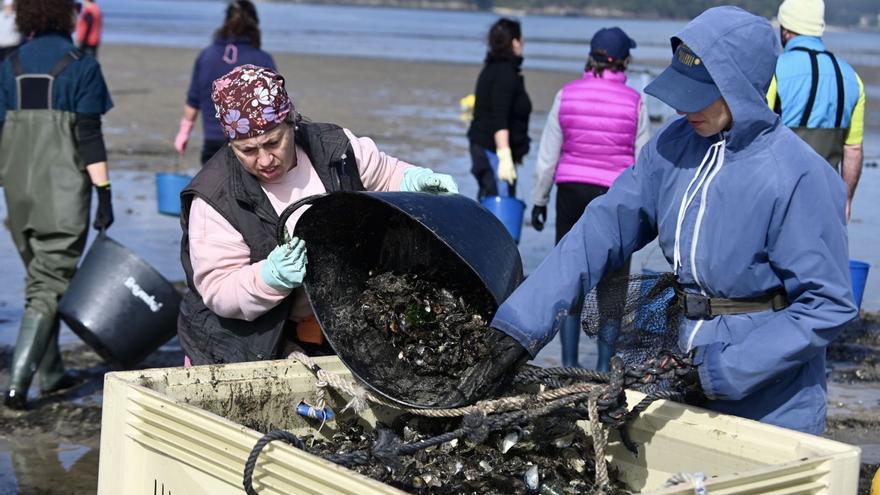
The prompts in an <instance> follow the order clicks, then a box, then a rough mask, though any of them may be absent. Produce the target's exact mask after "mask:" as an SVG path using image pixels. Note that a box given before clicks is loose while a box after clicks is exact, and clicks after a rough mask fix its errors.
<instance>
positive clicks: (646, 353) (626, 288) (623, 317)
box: [581, 272, 683, 392]
mask: <svg viewBox="0 0 880 495" xmlns="http://www.w3.org/2000/svg"><path fill="white" fill-rule="evenodd" d="M674 282H675V275H674V274H672V273H668V272H666V273H644V274H639V275H631V276H615V275H612V276H609V277H606V278H604V279H603V280H602V281H601V282H600V283H599V284H598V285H597V286H596V288H594V289H593V290H591V291H590V292H589V293H588V294H587V295H586V297H585V298H584V304H583V309H582V311H581V327H582V329H583V331H584V333H586V334H587V335H588V336H589V337H590V338H593V339H597V340H599V341H600V343H601V342H609V343H614V342H615V341H616V345H615V351H616V355H617V356H620V357H621V358H622V359H623V362H624V363H625V364H626V366H627V368H629V367H638V366H641V365H643V364H644V363H645V362H646V361H647V360H649V359H651V358H655V357H657V356H658V355H659V354H660V351H671V352H674V353H680V350H679V347H678V329H679V325H680V323H681V318H682V317H683V316H682V311H681V309H680V307H679V305H678V304H676V297H675V288H674ZM669 385H670V384H669V383H666V382H663V381H660V382H656V383H652V384H650V385H649V387H650V390H642V391H644V392H652V391H654V390H657V389H664V388H668V387H669Z"/></svg>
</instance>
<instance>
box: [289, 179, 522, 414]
mask: <svg viewBox="0 0 880 495" xmlns="http://www.w3.org/2000/svg"><path fill="white" fill-rule="evenodd" d="M303 204H310V205H311V207H310V208H309V209H308V210H307V211H305V212H304V213H303V215H302V217H301V218H300V219H299V220H298V221H297V224H296V230H295V232H294V235H296V236H298V237H301V238H302V239H304V240H305V241H306V246H307V248H308V269H307V270H306V278H305V281H304V286H305V289H306V292H307V293H308V296H309V301H310V303H311V305H312V309H313V310H314V313H315V316H316V318H317V320H318V322H319V323H320V325H321V329H322V330H323V332H324V336H325V337H326V338H327V340H328V342H329V343H330V345H331V346H333V349H334V350H335V351H336V353H337V354H338V355H339V358H340V359H341V360H342V362H343V363H345V365H346V366H347V367H348V368H349V369H350V370H351V372H352V373H353V374H354V375H355V376H356V377H358V378H359V379H360V380H361V381H362V382H364V383H366V384H367V385H368V386H370V387H371V388H372V389H373V390H375V391H376V392H378V393H379V394H381V395H383V396H385V397H386V398H388V399H391V400H392V401H394V402H397V403H399V404H402V405H405V406H409V407H455V406H457V405H460V403H462V402H463V401H457V402H456V403H445V404H431V405H425V404H417V403H413V402H411V401H409V400H408V399H407V398H406V397H405V395H406V393H405V391H401V390H395V387H394V384H384V383H378V382H377V380H376V379H375V377H374V376H373V373H372V371H371V367H370V363H371V362H372V360H374V359H380V358H387V359H394V358H395V356H364V355H362V354H359V353H358V352H353V351H352V350H350V349H346V348H343V347H341V346H337V345H335V344H334V328H336V327H337V321H336V317H335V314H336V309H337V308H340V307H342V306H346V305H348V306H350V305H352V304H354V303H355V301H357V299H358V297H359V296H360V295H361V293H362V292H363V290H364V287H365V285H366V281H367V279H368V278H369V277H370V276H371V275H372V274H376V273H380V272H385V271H394V272H398V273H413V274H417V275H419V276H420V277H424V278H427V279H429V280H436V281H440V282H451V283H455V284H458V285H462V286H466V287H474V288H475V290H482V291H486V292H487V293H488V294H489V296H491V297H490V299H491V300H493V301H494V302H495V304H496V308H497V305H498V304H500V303H501V302H502V301H504V299H506V298H507V296H509V295H510V293H511V292H513V290H514V289H515V288H516V287H517V286H518V285H519V284H520V282H521V281H522V261H521V259H520V256H519V251H518V249H517V246H516V244H515V243H514V242H513V239H512V238H511V237H510V234H509V233H508V232H507V230H506V229H505V227H504V225H503V224H502V223H501V222H499V221H498V219H497V218H495V216H493V215H492V214H491V213H490V212H489V211H487V210H486V209H485V208H483V207H482V206H480V204H479V203H477V202H476V201H474V200H472V199H469V198H467V197H465V196H461V195H458V194H428V193H402V192H389V193H376V192H372V193H332V194H326V195H322V196H315V197H312V198H308V199H307V200H305V201H303V202H300V203H299V204H294V205H292V206H291V207H289V208H288V209H287V210H285V212H284V213H282V215H281V219H280V221H279V224H278V225H279V227H282V226H283V225H284V224H285V223H286V219H287V218H288V217H289V215H290V213H292V211H294V210H295V209H297V208H298V207H299V206H302V205H303ZM282 234H283V229H281V228H279V231H278V235H279V237H278V238H279V239H281V238H282V237H281V236H282ZM496 308H492V309H493V312H494V310H495V309H496Z"/></svg>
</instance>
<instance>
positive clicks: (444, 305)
mask: <svg viewBox="0 0 880 495" xmlns="http://www.w3.org/2000/svg"><path fill="white" fill-rule="evenodd" d="M495 309H496V308H495V302H494V300H493V299H492V298H491V296H489V295H488V293H486V292H485V291H483V290H482V288H469V287H462V286H456V285H454V284H441V283H436V282H434V281H431V280H428V279H427V278H423V277H419V276H418V275H413V274H402V275H400V274H395V273H391V272H384V273H378V274H373V275H371V277H370V278H369V279H368V280H367V282H366V286H365V289H364V290H363V292H362V293H361V294H360V295H359V296H358V298H357V300H356V301H354V303H353V304H350V305H346V306H345V307H344V308H342V309H340V312H339V314H337V315H336V316H337V321H338V323H337V325H335V327H334V330H333V340H334V347H335V348H336V349H337V351H338V352H340V356H341V357H342V358H343V359H345V358H346V357H347V356H349V355H356V356H357V360H358V362H360V363H369V369H368V370H365V371H366V372H368V373H369V374H370V382H371V383H372V384H374V385H378V386H380V387H382V388H384V389H386V390H390V391H392V393H394V394H399V396H401V397H403V398H404V399H406V400H410V401H413V402H415V403H420V404H429V403H431V402H432V401H442V400H443V399H442V398H440V397H439V396H438V390H454V389H456V387H458V385H459V384H460V383H461V381H462V378H463V377H465V376H466V374H467V372H468V370H471V369H473V368H474V367H475V366H476V365H478V364H480V363H485V362H486V361H487V360H490V359H491V358H492V342H493V338H492V337H493V336H494V335H493V334H494V333H495V330H492V329H491V328H489V322H490V321H491V319H492V316H493V315H494V312H495ZM344 353H345V354H346V355H343V354H344ZM348 353H351V354H348ZM348 364H351V363H348Z"/></svg>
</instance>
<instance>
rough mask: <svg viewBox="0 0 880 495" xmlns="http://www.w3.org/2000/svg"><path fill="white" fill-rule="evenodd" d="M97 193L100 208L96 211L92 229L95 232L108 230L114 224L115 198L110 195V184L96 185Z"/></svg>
mask: <svg viewBox="0 0 880 495" xmlns="http://www.w3.org/2000/svg"><path fill="white" fill-rule="evenodd" d="M95 193H96V194H97V195H98V208H97V209H96V210H95V221H94V222H92V227H94V229H95V230H106V229H107V228H108V227H110V225H112V224H113V196H112V194H111V193H110V183H109V182H108V183H106V184H101V185H97V184H95Z"/></svg>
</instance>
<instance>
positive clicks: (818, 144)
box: [773, 47, 847, 172]
mask: <svg viewBox="0 0 880 495" xmlns="http://www.w3.org/2000/svg"><path fill="white" fill-rule="evenodd" d="M793 50H795V51H799V52H806V53H807V54H808V55H809V56H810V74H811V81H810V96H808V97H807V106H806V107H805V108H804V113H803V115H801V121H800V123H799V124H798V126H797V127H794V128H792V131H794V133H795V134H797V135H798V136H800V138H801V139H803V140H804V141H806V142H807V144H809V145H810V146H811V147H812V148H813V149H814V150H815V151H816V153H818V154H819V155H821V156H822V157H823V158H825V159H826V160H828V163H830V164H831V166H832V167H834V168H835V169H836V170H837V171H838V172H839V171H840V162H841V160H843V143H844V141H845V138H846V131H847V129H843V128H841V127H840V126H841V124H842V123H843V109H844V104H845V98H844V88H843V73H842V72H841V71H840V64H838V63H837V58H836V57H835V56H834V54H833V53H831V52H826V51H818V50H810V49H809V48H803V47H797V48H793ZM819 55H828V57H829V58H831V63H832V64H834V75H835V78H836V79H837V115H836V116H835V119H834V127H833V128H831V129H819V128H809V127H807V122H809V121H810V115H811V114H812V113H813V105H814V104H815V103H816V93H817V91H818V88H819ZM773 110H774V111H775V112H776V113H777V114H779V115H782V102H781V100H780V99H779V93H778V92H777V94H776V101H775V102H774V104H773Z"/></svg>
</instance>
